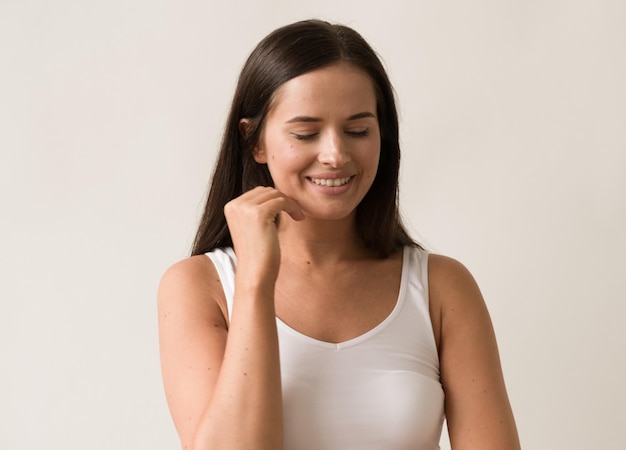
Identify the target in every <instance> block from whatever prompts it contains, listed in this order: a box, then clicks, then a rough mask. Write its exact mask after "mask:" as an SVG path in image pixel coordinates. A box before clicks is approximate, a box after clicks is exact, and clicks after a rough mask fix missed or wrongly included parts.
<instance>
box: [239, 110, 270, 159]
mask: <svg viewBox="0 0 626 450" xmlns="http://www.w3.org/2000/svg"><path fill="white" fill-rule="evenodd" d="M250 126H251V124H250V119H241V120H240V121H239V133H241V135H242V136H244V137H246V136H248V133H249V132H250ZM252 156H253V157H254V160H255V161H256V162H257V163H259V164H267V155H266V154H265V150H264V149H263V148H262V147H261V145H260V143H258V144H257V145H256V146H255V147H254V150H252Z"/></svg>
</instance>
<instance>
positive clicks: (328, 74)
mask: <svg viewBox="0 0 626 450" xmlns="http://www.w3.org/2000/svg"><path fill="white" fill-rule="evenodd" d="M366 111H367V112H371V113H373V114H375V113H376V93H375V89H374V82H373V81H372V79H371V77H370V76H369V75H368V74H367V73H366V72H365V71H363V70H361V69H359V68H357V67H355V66H352V65H350V64H346V63H341V64H336V65H332V66H328V67H324V68H321V69H317V70H314V71H311V72H307V73H305V74H303V75H300V76H298V77H295V78H292V79H291V80H289V81H287V82H286V83H284V84H283V85H282V86H280V87H279V88H278V89H277V90H276V92H275V93H274V98H273V100H272V104H271V107H270V114H271V115H273V116H282V115H292V114H298V115H300V114H306V115H314V116H338V115H345V116H350V115H353V114H355V113H360V112H366Z"/></svg>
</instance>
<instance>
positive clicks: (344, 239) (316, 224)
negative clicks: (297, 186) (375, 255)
mask: <svg viewBox="0 0 626 450" xmlns="http://www.w3.org/2000/svg"><path fill="white" fill-rule="evenodd" d="M278 233H279V239H280V244H281V255H282V259H283V261H285V262H287V261H289V262H295V263H304V264H315V265H325V264H328V263H333V262H339V261H342V260H344V261H345V260H353V259H357V258H363V257H367V256H371V252H370V251H369V250H368V249H367V248H365V245H364V244H363V241H362V240H361V238H360V236H359V233H358V231H357V228H356V222H355V219H354V215H352V216H350V217H347V218H345V219H342V220H336V221H335V220H333V221H330V220H316V219H311V218H309V217H307V218H306V219H304V220H302V221H299V222H296V221H294V220H292V219H291V218H289V217H288V216H287V215H286V214H283V216H282V217H281V219H280V225H279V228H278Z"/></svg>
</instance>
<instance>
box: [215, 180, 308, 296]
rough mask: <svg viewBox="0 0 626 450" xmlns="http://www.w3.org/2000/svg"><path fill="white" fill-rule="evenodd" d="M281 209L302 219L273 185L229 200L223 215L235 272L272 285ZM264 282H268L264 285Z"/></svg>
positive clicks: (277, 259) (293, 204)
mask: <svg viewBox="0 0 626 450" xmlns="http://www.w3.org/2000/svg"><path fill="white" fill-rule="evenodd" d="M282 212H285V213H287V214H288V215H289V217H291V218H292V219H293V220H303V219H304V213H303V212H302V209H301V208H300V206H299V205H298V203H296V201H295V200H293V199H292V198H290V197H287V196H286V195H284V194H282V193H281V192H279V191H278V190H276V189H274V188H272V187H262V186H259V187H256V188H254V189H252V190H250V191H248V192H246V193H244V194H242V195H241V196H239V197H237V198H235V199H234V200H232V201H230V202H229V203H227V204H226V206H225V207H224V214H225V216H226V221H227V223H228V228H229V230H230V234H231V237H232V240H233V245H234V247H235V252H236V253H237V261H238V269H237V272H238V275H239V276H245V279H246V280H247V281H249V282H257V283H261V284H265V286H267V287H270V286H271V287H273V285H274V283H275V281H276V277H277V276H278V269H279V266H280V246H279V243H278V234H277V221H278V217H279V216H280V215H281V213H282ZM266 283H267V284H266Z"/></svg>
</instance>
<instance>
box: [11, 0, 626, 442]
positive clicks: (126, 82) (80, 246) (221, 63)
mask: <svg viewBox="0 0 626 450" xmlns="http://www.w3.org/2000/svg"><path fill="white" fill-rule="evenodd" d="M625 5H626V3H624V2H623V1H621V0H615V1H610V0H588V1H577V0H572V1H560V0H541V1H527V0H526V1H523V0H519V1H513V0H506V1H502V0H477V1H473V2H463V1H434V0H433V1H405V2H394V1H387V2H380V1H370V2H366V1H363V0H357V1H336V0H333V1H330V0H317V1H314V2H313V1H308V2H304V1H299V2H288V1H278V0H275V1H254V2H253V1H250V2H238V1H229V2H212V1H209V0H205V1H178V2H174V1H165V0H164V1H158V0H157V1H148V0H109V1H80V0H75V1H71V0H58V1H54V2H49V1H43V0H35V1H33V0H2V1H1V3H0V64H1V66H0V67H1V68H0V151H1V153H0V207H1V209H0V227H1V232H0V270H1V272H0V277H1V278H0V298H1V313H0V352H1V353H0V364H1V366H0V415H1V420H0V448H3V449H11V450H21V449H81V450H82V449H94V450H114V449H151V450H161V449H162V450H165V449H174V448H178V446H179V444H178V439H177V437H176V433H175V430H174V427H173V425H172V422H171V419H170V417H169V413H168V411H167V405H166V403H165V397H164V394H163V389H162V384H161V375H160V368H159V360H158V342H157V325H156V318H157V316H156V301H155V298H156V290H157V285H158V282H159V279H160V277H161V275H162V273H163V272H164V270H165V269H166V268H167V267H168V266H169V265H170V264H172V263H174V262H175V261H177V260H179V259H181V258H183V257H185V256H186V255H187V254H188V251H189V247H190V244H191V241H192V237H193V234H194V230H195V227H196V225H197V221H198V219H199V215H200V211H201V208H202V205H203V200H204V196H205V191H206V187H207V184H208V181H209V177H210V174H211V170H212V165H213V161H214V158H215V155H216V148H217V146H218V143H219V140H220V135H221V130H222V126H223V123H224V120H225V117H226V113H227V110H228V107H229V102H230V99H231V96H232V93H233V89H234V85H235V80H236V76H237V74H238V72H239V70H240V68H241V66H242V64H243V62H244V60H245V58H246V57H247V55H248V54H249V52H250V51H251V50H252V48H253V46H254V45H255V44H256V43H257V42H258V41H259V40H260V39H261V38H262V37H263V36H265V35H266V34H267V33H268V32H270V31H271V30H273V29H274V28H276V27H278V26H281V25H284V24H286V23H289V22H292V21H294V20H298V19H304V18H311V17H317V18H323V19H327V20H330V21H332V22H343V23H346V24H348V25H351V26H353V27H354V28H356V29H357V30H358V31H359V32H361V34H363V36H364V37H365V38H366V39H368V40H369V42H370V43H371V44H372V45H373V47H374V48H375V49H376V50H377V51H378V52H379V53H380V55H381V56H382V59H383V61H384V63H385V66H386V67H387V68H388V71H389V74H390V77H391V80H392V82H393V84H394V86H395V88H396V92H397V97H398V106H399V110H400V117H401V133H402V135H401V138H402V148H403V160H402V172H401V191H400V192H401V208H402V211H403V215H404V217H405V219H406V222H407V223H408V225H409V227H410V229H411V230H412V231H413V232H414V233H415V235H416V237H418V238H419V239H420V240H421V241H422V242H424V243H425V244H426V246H427V247H428V248H429V249H431V250H432V251H436V252H439V253H443V254H446V255H450V256H453V257H455V258H457V259H459V260H461V261H462V262H463V263H465V265H467V266H468V267H469V269H470V270H471V271H472V272H473V273H474V275H475V277H476V278H477V280H478V283H479V284H480V286H481V287H482V290H483V293H484V295H485V298H486V301H487V304H488V306H489V308H490V311H491V314H492V319H493V321H494V324H495V329H496V333H497V336H498V341H499V345H500V351H501V356H502V363H503V368H504V372H505V377H506V380H507V385H508V390H509V394H510V398H511V403H512V405H513V409H514V412H515V416H516V419H517V423H518V426H519V431H520V435H521V439H522V444H523V446H524V448H526V449H536V450H555V449H566V450H590V449H592V450H595V449H614V450H618V449H623V448H624V441H625V438H624V437H623V434H624V431H623V429H624V424H625V422H626V414H624V412H623V405H624V404H625V403H626V387H625V385H624V380H626V361H625V360H626V351H625V349H626V331H625V327H624V326H623V322H624V320H625V319H626V306H625V304H626V276H624V274H623V272H624V269H625V268H626V265H625V263H624V254H625V253H626V237H625V233H626V195H625V194H626V174H625V172H626V131H625V130H626V83H625V80H626V58H625V55H626V50H625V47H626V27H625V26H624V23H625V21H626V6H625ZM441 445H442V448H443V449H448V448H449V444H448V443H447V438H446V434H445V431H444V438H443V439H442V444H441Z"/></svg>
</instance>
